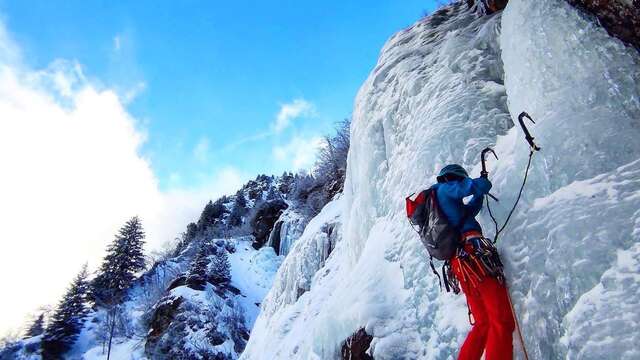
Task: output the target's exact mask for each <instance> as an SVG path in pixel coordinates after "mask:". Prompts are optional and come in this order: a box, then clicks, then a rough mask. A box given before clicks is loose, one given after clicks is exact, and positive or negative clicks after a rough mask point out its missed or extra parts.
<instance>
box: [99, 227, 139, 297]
mask: <svg viewBox="0 0 640 360" xmlns="http://www.w3.org/2000/svg"><path fill="white" fill-rule="evenodd" d="M144 237H145V234H144V230H143V229H142V223H141V222H140V219H139V218H138V217H137V216H135V217H133V218H131V219H130V220H129V221H127V223H126V224H125V225H124V226H123V227H122V228H121V229H120V231H119V232H118V234H117V235H116V238H115V240H114V241H113V243H112V244H111V245H109V247H108V248H107V255H106V256H105V258H104V260H103V263H102V266H101V268H100V271H99V274H98V276H97V277H96V279H95V280H94V281H93V284H92V285H93V286H92V291H93V296H94V300H95V301H96V303H98V305H109V304H114V303H116V302H118V301H119V300H120V298H121V296H122V295H123V294H124V291H125V290H126V289H128V288H129V286H131V283H132V282H133V280H134V278H135V274H136V273H137V272H139V271H140V270H143V269H144V267H145V258H144V252H143V245H144Z"/></svg>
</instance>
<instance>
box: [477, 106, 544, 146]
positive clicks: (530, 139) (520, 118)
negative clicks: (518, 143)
mask: <svg viewBox="0 0 640 360" xmlns="http://www.w3.org/2000/svg"><path fill="white" fill-rule="evenodd" d="M525 117H526V118H527V119H529V120H531V122H532V123H534V124H535V123H536V122H535V121H533V119H532V118H531V116H529V114H527V112H526V111H523V112H521V113H520V115H518V122H520V126H521V127H522V131H524V138H525V139H526V140H527V142H528V143H529V146H531V150H532V151H540V147H539V146H538V145H536V143H534V142H533V139H534V137H533V136H531V133H530V132H529V129H527V126H526V125H525V124H524V120H523V119H524V118H525ZM485 150H486V149H485Z"/></svg>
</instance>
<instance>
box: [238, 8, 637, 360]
mask: <svg viewBox="0 0 640 360" xmlns="http://www.w3.org/2000/svg"><path fill="white" fill-rule="evenodd" d="M501 26H502V30H501ZM503 62H504V65H503ZM639 65H640V60H639V59H638V55H637V53H636V52H634V50H631V49H627V48H625V47H624V46H623V45H621V44H620V42H619V41H618V40H615V39H613V38H611V37H609V36H608V35H607V34H606V32H605V31H604V30H602V29H601V28H599V27H598V26H596V25H595V24H594V23H593V22H592V21H591V20H590V19H588V18H585V17H583V16H581V15H580V14H579V13H578V12H577V11H576V10H574V9H573V8H571V7H569V6H568V5H566V4H565V3H564V2H563V1H560V0H536V1H533V0H511V1H510V2H509V5H508V6H507V9H506V10H505V11H504V13H503V14H502V13H498V14H494V15H491V16H480V15H478V14H475V13H473V12H472V11H470V10H468V9H467V7H466V5H465V3H464V2H461V3H456V4H453V5H450V6H448V7H446V8H444V9H442V10H439V11H437V12H436V13H434V14H432V15H431V16H430V17H428V18H425V19H422V20H420V21H419V22H417V23H416V24H415V25H413V26H412V27H410V28H408V29H406V30H404V31H402V32H400V33H398V34H396V35H394V36H393V37H392V38H391V39H390V40H389V41H388V43H387V44H386V45H385V47H384V48H383V49H382V52H381V55H380V58H379V61H378V64H377V66H376V67H375V69H374V70H373V71H372V73H371V75H370V76H369V78H368V79H367V81H366V82H365V83H364V85H363V86H362V88H361V89H360V92H359V94H358V97H357V99H356V103H355V107H354V113H353V124H352V129H351V131H352V134H351V138H352V144H351V150H350V153H349V160H348V169H347V182H346V185H345V193H344V197H343V198H342V200H341V201H343V205H342V209H343V210H342V211H343V213H342V216H341V219H340V222H341V225H340V229H341V231H340V238H341V240H340V241H338V243H337V245H336V247H335V250H333V252H332V253H331V255H330V256H329V258H328V259H327V261H326V263H324V264H319V263H318V262H317V261H316V262H314V263H313V264H311V265H310V267H307V265H306V262H308V261H309V260H310V259H312V258H313V255H314V252H316V251H317V249H316V248H314V247H312V246H308V245H307V246H303V244H309V243H310V242H309V240H308V239H311V238H314V237H316V236H320V235H319V232H320V228H321V227H315V228H312V227H311V225H310V226H309V227H308V228H307V230H306V231H305V235H303V236H302V238H301V239H300V241H299V242H298V243H296V244H295V245H294V246H293V248H292V249H291V252H290V253H289V255H288V256H287V259H286V260H285V263H284V265H283V267H282V268H281V269H280V270H279V272H278V274H277V275H276V280H275V283H274V287H273V288H272V289H271V291H270V293H269V295H268V296H267V299H266V300H265V303H264V304H263V312H262V313H261V315H260V317H259V319H258V321H257V323H256V326H255V328H254V332H253V334H252V336H251V339H250V341H249V344H248V347H247V350H246V352H245V353H244V354H243V358H244V359H334V358H338V357H339V353H338V352H339V347H340V344H341V342H342V341H343V340H344V339H345V338H346V337H348V336H349V335H350V334H351V333H353V332H354V331H356V330H357V329H358V328H360V327H365V329H366V331H367V332H368V333H369V334H372V335H373V336H374V340H373V342H372V345H371V353H372V354H373V356H374V357H375V359H377V360H380V359H447V358H450V357H455V354H456V353H457V350H458V348H459V345H460V343H461V342H462V340H463V339H464V336H465V335H466V332H467V331H468V329H469V325H468V323H467V318H466V308H465V305H464V299H463V297H462V296H458V297H455V296H452V295H449V294H443V293H441V292H440V290H439V287H438V284H437V281H436V279H435V278H434V277H433V275H432V274H431V272H430V270H429V268H428V262H427V255H426V251H425V250H424V249H423V248H422V245H421V244H420V242H419V240H418V238H417V235H416V234H415V233H413V232H412V230H411V228H410V227H409V225H408V224H407V221H406V219H405V217H404V209H403V202H404V197H405V196H406V195H408V194H409V193H411V192H413V191H416V190H420V189H422V188H424V187H426V186H429V185H430V184H431V183H432V182H433V181H434V180H435V173H436V172H437V170H438V169H439V168H441V167H442V166H443V165H445V164H446V163H450V162H456V163H460V164H462V165H464V166H465V167H467V168H468V169H470V170H471V173H472V175H475V176H477V175H478V173H479V170H480V169H479V166H478V165H477V164H478V162H479V151H480V150H481V149H482V148H483V147H485V146H488V145H491V146H494V147H495V148H496V151H497V152H498V154H499V156H500V161H498V162H495V161H493V162H491V163H490V169H489V170H490V171H491V174H490V176H491V178H492V180H493V181H494V189H493V191H492V192H495V193H496V194H497V195H498V196H500V197H501V204H499V205H498V204H496V205H494V209H495V210H496V212H497V215H498V218H499V219H503V218H504V216H505V214H506V211H507V210H508V206H509V205H510V203H511V202H512V201H513V199H514V197H515V195H516V193H517V190H518V187H519V185H520V181H521V174H522V171H523V170H524V167H525V165H526V159H527V155H528V148H527V145H526V143H525V142H524V139H523V134H522V132H521V131H520V130H519V128H517V127H514V126H513V121H512V120H511V116H510V115H514V117H515V116H516V115H517V114H518V113H519V112H520V111H522V110H526V111H528V112H529V113H530V114H531V115H532V116H533V117H534V118H535V119H536V120H537V124H536V125H533V124H532V125H531V130H532V132H533V133H534V135H535V136H536V137H537V140H538V141H539V143H540V144H541V145H542V147H543V151H542V152H541V153H538V154H536V157H535V158H534V166H533V168H532V173H531V177H530V180H529V185H528V187H527V190H526V194H525V196H524V198H523V200H522V203H521V205H520V207H519V208H518V211H517V212H516V214H515V216H514V218H513V219H512V222H511V223H510V225H509V228H508V230H507V233H506V234H505V235H504V237H503V238H502V239H501V240H500V244H499V248H500V251H501V253H502V254H503V257H504V260H505V262H506V263H507V275H508V277H509V279H510V284H511V292H512V294H513V299H514V302H515V305H516V308H517V310H518V312H519V315H520V320H521V323H522V325H523V331H524V334H525V337H526V343H527V346H528V348H529V351H530V355H531V357H532V358H535V359H557V358H570V359H577V358H580V359H591V358H593V359H600V358H603V356H605V355H606V354H609V355H612V356H613V357H614V358H628V359H631V358H637V356H638V350H637V349H638V345H637V344H638V343H639V340H640V338H638V336H639V335H637V333H638V332H637V331H634V329H636V330H637V327H638V324H639V323H640V318H639V310H638V309H637V306H636V307H634V304H636V305H637V303H638V301H639V300H640V294H638V288H639V286H638V284H639V283H640V279H639V278H638V276H637V271H638V267H637V266H638V258H639V257H640V254H639V253H638V250H639V248H638V237H639V235H640V219H639V216H640V211H639V210H638V209H640V184H639V180H638V175H640V160H639V159H640V142H638V141H637V139H638V136H639V135H640V134H639V132H640V123H639V121H638V119H640V105H639V103H638V101H639V100H638V99H640V94H639V92H640V90H639V88H638V85H637V84H639V83H640V81H639V80H640V74H639V69H640V66H639ZM505 84H506V86H505ZM334 206H335V204H334ZM480 220H481V223H482V224H483V226H484V227H485V230H486V232H487V233H488V235H492V230H491V229H492V227H491V223H490V222H489V221H488V217H487V216H486V214H484V213H483V214H481V217H480ZM312 223H313V221H312ZM303 239H307V240H305V241H302V240H303ZM288 263H289V264H296V265H295V266H286V265H287V264H288ZM318 265H321V266H320V267H318ZM316 268H317V271H316ZM310 269H311V270H312V271H311V273H313V275H311V273H310V271H309V270H310ZM301 277H302V278H304V279H306V280H308V279H310V281H309V285H308V290H306V292H304V293H303V294H302V295H301V296H299V297H298V296H297V294H296V296H291V294H292V293H291V291H292V290H291V289H292V288H293V287H292V285H293V284H295V282H296V281H299V279H300V278H301ZM287 294H289V295H287ZM283 299H286V301H283ZM613 304H615V305H613ZM274 344H277V350H270V348H273V346H274Z"/></svg>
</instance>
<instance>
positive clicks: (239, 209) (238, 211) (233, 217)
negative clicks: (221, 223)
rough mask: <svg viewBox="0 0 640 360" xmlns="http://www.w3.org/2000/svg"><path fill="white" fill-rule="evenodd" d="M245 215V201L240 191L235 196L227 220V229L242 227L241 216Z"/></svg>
mask: <svg viewBox="0 0 640 360" xmlns="http://www.w3.org/2000/svg"><path fill="white" fill-rule="evenodd" d="M246 213H247V199H245V198H244V194H243V193H242V191H238V192H237V193H236V196H235V201H234V203H233V208H232V209H231V214H230V215H229V218H228V219H227V221H228V225H229V227H234V226H240V225H242V216H244V215H245V214H246Z"/></svg>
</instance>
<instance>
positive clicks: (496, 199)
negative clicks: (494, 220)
mask: <svg viewBox="0 0 640 360" xmlns="http://www.w3.org/2000/svg"><path fill="white" fill-rule="evenodd" d="M487 196H489V197H490V198H492V199H493V200H495V201H496V202H499V201H500V200H498V198H497V197H495V196H493V195H492V194H491V193H487Z"/></svg>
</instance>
